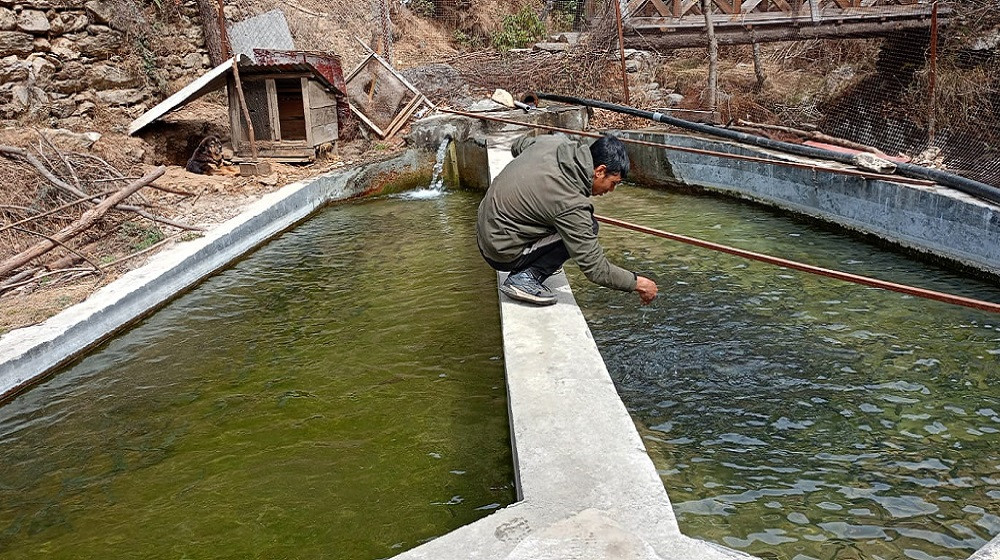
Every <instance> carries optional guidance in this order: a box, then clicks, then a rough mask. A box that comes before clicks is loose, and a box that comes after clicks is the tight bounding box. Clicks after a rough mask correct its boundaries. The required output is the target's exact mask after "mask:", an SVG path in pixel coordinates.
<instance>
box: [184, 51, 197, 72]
mask: <svg viewBox="0 0 1000 560" xmlns="http://www.w3.org/2000/svg"><path fill="white" fill-rule="evenodd" d="M181 64H182V65H183V66H184V68H199V67H200V66H201V55H200V54H198V53H191V54H188V55H185V56H184V59H183V60H182V61H181Z"/></svg>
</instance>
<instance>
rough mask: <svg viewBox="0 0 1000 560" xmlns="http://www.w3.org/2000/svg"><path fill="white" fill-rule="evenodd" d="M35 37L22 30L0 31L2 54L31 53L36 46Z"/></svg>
mask: <svg viewBox="0 0 1000 560" xmlns="http://www.w3.org/2000/svg"><path fill="white" fill-rule="evenodd" d="M34 41H35V38H34V37H32V36H31V35H29V34H27V33H21V32H20V31H0V56H7V55H11V54H29V53H31V52H32V50H33V49H34V48H35V43H34Z"/></svg>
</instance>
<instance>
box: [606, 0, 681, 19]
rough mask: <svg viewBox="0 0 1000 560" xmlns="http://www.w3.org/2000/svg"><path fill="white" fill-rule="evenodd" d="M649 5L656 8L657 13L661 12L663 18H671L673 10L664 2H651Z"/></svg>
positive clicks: (656, 0)
mask: <svg viewBox="0 0 1000 560" xmlns="http://www.w3.org/2000/svg"><path fill="white" fill-rule="evenodd" d="M612 1H613V0H612ZM649 3H650V4H652V5H653V7H654V8H656V11H657V12H660V15H661V16H664V17H669V16H670V13H671V10H670V8H668V7H667V5H666V4H664V3H663V0H649ZM630 13H631V12H630Z"/></svg>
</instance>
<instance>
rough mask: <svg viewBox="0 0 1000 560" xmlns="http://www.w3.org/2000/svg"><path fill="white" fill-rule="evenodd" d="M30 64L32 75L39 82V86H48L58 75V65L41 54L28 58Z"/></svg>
mask: <svg viewBox="0 0 1000 560" xmlns="http://www.w3.org/2000/svg"><path fill="white" fill-rule="evenodd" d="M28 64H29V65H30V71H31V75H32V76H33V77H34V78H35V81H36V82H38V85H40V86H42V85H46V84H48V83H49V81H50V80H51V79H52V77H53V76H55V74H56V65H55V64H52V61H51V60H49V59H48V58H46V57H45V56H44V55H41V54H37V53H35V54H32V55H31V56H29V57H28Z"/></svg>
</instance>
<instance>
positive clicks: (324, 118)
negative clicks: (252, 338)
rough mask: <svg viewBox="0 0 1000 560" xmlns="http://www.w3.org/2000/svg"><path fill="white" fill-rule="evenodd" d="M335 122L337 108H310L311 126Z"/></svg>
mask: <svg viewBox="0 0 1000 560" xmlns="http://www.w3.org/2000/svg"><path fill="white" fill-rule="evenodd" d="M336 122H337V108H336V107H320V108H319V109H315V108H314V109H313V110H312V125H313V128H315V127H318V126H324V125H328V124H330V123H336Z"/></svg>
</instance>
